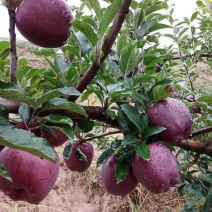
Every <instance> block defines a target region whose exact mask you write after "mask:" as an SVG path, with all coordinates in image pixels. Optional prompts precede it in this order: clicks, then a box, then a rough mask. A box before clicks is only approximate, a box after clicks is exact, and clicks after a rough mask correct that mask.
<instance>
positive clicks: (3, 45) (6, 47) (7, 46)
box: [0, 41, 10, 54]
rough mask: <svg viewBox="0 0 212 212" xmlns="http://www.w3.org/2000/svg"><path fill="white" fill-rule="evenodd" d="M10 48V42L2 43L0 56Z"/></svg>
mask: <svg viewBox="0 0 212 212" xmlns="http://www.w3.org/2000/svg"><path fill="white" fill-rule="evenodd" d="M9 48H10V43H9V42H8V41H0V54H1V53H2V52H4V51H5V50H6V49H9Z"/></svg>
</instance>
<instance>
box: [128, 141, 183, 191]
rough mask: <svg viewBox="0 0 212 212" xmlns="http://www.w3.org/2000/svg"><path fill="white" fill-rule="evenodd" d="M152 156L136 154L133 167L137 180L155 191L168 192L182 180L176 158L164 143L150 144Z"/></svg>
mask: <svg viewBox="0 0 212 212" xmlns="http://www.w3.org/2000/svg"><path fill="white" fill-rule="evenodd" d="M149 148H150V154H151V158H150V160H149V161H146V160H144V159H143V158H141V157H140V156H139V155H138V154H136V155H135V157H134V160H133V163H132V169H133V173H134V175H135V177H136V178H137V180H138V181H139V182H140V183H141V184H142V185H143V186H144V187H146V188H147V189H148V190H150V191H151V192H153V193H157V194H159V193H162V192H167V191H168V190H169V189H170V187H171V186H174V185H176V184H178V183H179V181H180V172H179V167H178V163H177V160H176V158H175V157H174V155H173V154H172V152H171V151H170V150H169V149H168V148H167V147H166V146H164V145H162V144H157V143H154V144H150V145H149Z"/></svg>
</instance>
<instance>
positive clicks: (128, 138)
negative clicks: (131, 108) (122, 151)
mask: <svg viewBox="0 0 212 212" xmlns="http://www.w3.org/2000/svg"><path fill="white" fill-rule="evenodd" d="M138 142H139V140H138V138H137V137H136V136H135V134H127V135H125V136H124V140H123V141H122V142H121V145H122V146H125V145H129V144H135V143H138Z"/></svg>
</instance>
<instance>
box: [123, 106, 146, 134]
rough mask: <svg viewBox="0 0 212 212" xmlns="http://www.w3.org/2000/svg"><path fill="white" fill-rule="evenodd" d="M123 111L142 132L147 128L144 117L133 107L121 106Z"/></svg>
mask: <svg viewBox="0 0 212 212" xmlns="http://www.w3.org/2000/svg"><path fill="white" fill-rule="evenodd" d="M121 109H122V110H123V111H124V113H125V114H126V115H127V117H128V118H129V119H130V121H132V122H133V123H134V124H135V125H136V127H137V128H138V129H139V131H140V132H143V131H144V130H145V129H146V128H147V126H146V123H145V121H144V119H143V117H142V116H141V114H140V113H139V112H138V111H137V110H136V109H135V108H134V107H133V106H131V105H128V104H123V105H121Z"/></svg>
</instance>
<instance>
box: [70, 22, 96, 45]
mask: <svg viewBox="0 0 212 212" xmlns="http://www.w3.org/2000/svg"><path fill="white" fill-rule="evenodd" d="M71 24H72V25H73V26H74V27H75V28H76V29H78V30H79V31H80V32H82V33H83V34H84V35H85V36H86V38H87V39H88V40H89V42H90V44H91V46H92V47H93V48H94V47H95V46H96V44H97V41H98V38H97V35H96V33H95V32H94V29H93V28H92V27H91V26H90V25H89V24H88V23H86V22H82V21H80V20H73V21H72V22H71Z"/></svg>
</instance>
